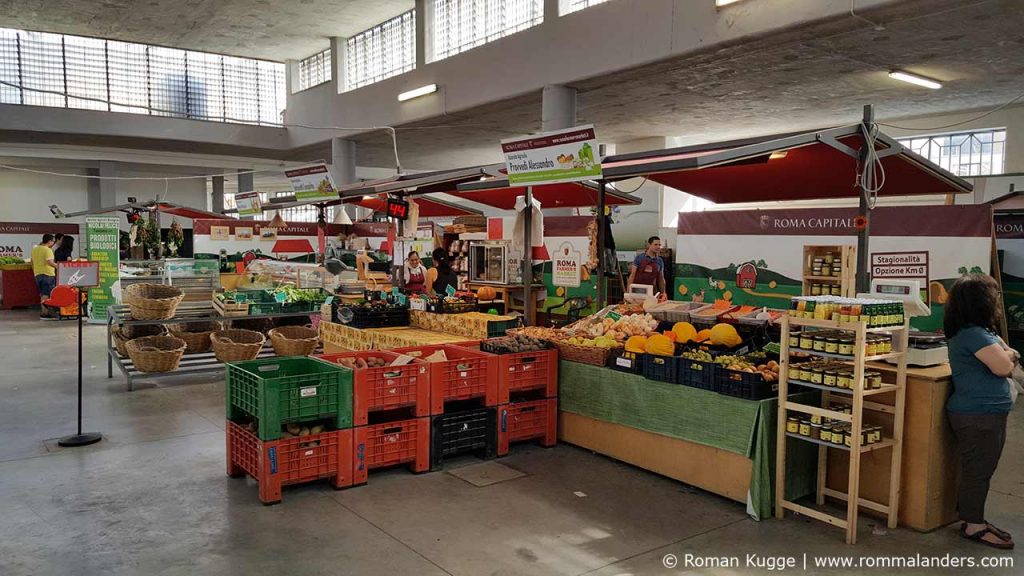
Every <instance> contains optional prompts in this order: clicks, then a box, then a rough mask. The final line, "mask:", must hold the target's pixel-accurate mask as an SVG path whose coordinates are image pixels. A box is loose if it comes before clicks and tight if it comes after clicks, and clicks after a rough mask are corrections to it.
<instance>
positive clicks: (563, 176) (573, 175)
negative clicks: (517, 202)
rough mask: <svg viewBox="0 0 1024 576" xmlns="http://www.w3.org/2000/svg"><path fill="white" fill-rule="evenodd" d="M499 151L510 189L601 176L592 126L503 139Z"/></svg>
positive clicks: (595, 137) (592, 178)
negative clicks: (503, 161) (506, 169)
mask: <svg viewBox="0 0 1024 576" xmlns="http://www.w3.org/2000/svg"><path fill="white" fill-rule="evenodd" d="M501 151H502V153H504V154H505V165H506V167H507V168H508V183H509V184H511V185H514V186H524V185H539V184H555V183H559V182H577V181H580V180H594V179H598V178H600V177H601V161H600V159H599V158H597V156H596V154H597V136H596V135H595V133H594V126H593V125H592V124H587V125H584V126H577V127H575V128H569V129H567V130H558V131H555V132H545V133H544V134H535V135H532V136H524V137H520V138H507V139H505V140H502V141H501Z"/></svg>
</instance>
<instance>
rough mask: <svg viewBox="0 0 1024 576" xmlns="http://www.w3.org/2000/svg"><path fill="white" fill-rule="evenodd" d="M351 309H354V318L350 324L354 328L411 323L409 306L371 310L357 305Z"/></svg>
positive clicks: (389, 326) (383, 326) (385, 326)
mask: <svg viewBox="0 0 1024 576" xmlns="http://www.w3.org/2000/svg"><path fill="white" fill-rule="evenodd" d="M350 310H352V320H350V321H349V323H348V326H350V327H352V328H392V327H396V326H408V325H409V309H408V308H391V309H385V310H370V309H366V308H362V307H358V306H357V307H353V308H350Z"/></svg>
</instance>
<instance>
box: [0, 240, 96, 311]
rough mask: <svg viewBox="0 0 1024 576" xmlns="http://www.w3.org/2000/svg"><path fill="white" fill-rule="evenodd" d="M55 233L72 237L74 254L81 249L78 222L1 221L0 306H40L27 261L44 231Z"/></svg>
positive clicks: (5, 307) (30, 267)
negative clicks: (78, 241)
mask: <svg viewBox="0 0 1024 576" xmlns="http://www.w3.org/2000/svg"><path fill="white" fill-rule="evenodd" d="M58 232H59V233H61V234H65V235H69V236H71V237H72V238H74V239H75V240H76V243H75V254H77V253H79V252H81V249H80V248H81V244H79V243H77V240H79V229H78V224H63V223H62V224H54V223H52V222H51V223H43V222H0V308H2V309H4V310H10V309H12V308H24V307H35V306H39V290H38V289H37V288H36V283H35V277H34V276H33V274H32V264H31V263H30V261H29V260H30V256H31V254H32V248H33V247H35V246H36V245H37V244H39V241H40V240H41V239H42V237H43V234H56V233H58ZM56 249H57V246H54V250H56Z"/></svg>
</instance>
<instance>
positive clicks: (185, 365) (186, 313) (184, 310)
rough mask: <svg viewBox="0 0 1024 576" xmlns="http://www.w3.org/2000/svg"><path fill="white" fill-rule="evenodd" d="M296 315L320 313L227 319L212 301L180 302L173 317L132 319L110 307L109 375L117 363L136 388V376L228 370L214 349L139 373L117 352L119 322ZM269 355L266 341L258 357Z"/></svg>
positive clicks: (137, 323) (286, 314) (130, 386)
mask: <svg viewBox="0 0 1024 576" xmlns="http://www.w3.org/2000/svg"><path fill="white" fill-rule="evenodd" d="M296 316H312V317H315V318H313V319H314V320H319V316H320V312H283V313H276V314H259V315H252V316H238V317H232V318H226V317H224V316H221V315H220V314H218V313H217V312H216V310H214V308H213V304H212V303H211V302H210V301H206V302H182V303H181V304H179V305H178V309H177V312H176V313H175V315H174V318H171V319H169V320H132V318H131V311H130V309H129V307H128V306H124V305H118V306H110V307H109V308H107V378H113V377H114V364H117V368H118V370H120V371H121V373H122V374H124V377H125V379H127V381H128V390H133V389H134V380H135V379H136V378H144V379H147V380H150V379H157V378H167V377H172V376H181V375H183V374H189V375H191V374H201V373H211V372H221V371H223V370H224V364H223V363H222V362H221V361H220V360H217V358H216V356H214V353H213V352H201V353H196V354H185V355H184V356H183V357H182V358H181V363H180V365H179V367H178V369H177V370H173V371H171V372H161V373H155V374H154V373H144V372H139V371H138V370H137V369H136V368H135V365H134V364H133V363H132V360H131V358H128V357H126V356H121V355H120V354H118V352H117V347H115V346H114V338H113V334H112V332H111V331H112V330H113V329H114V326H115V325H118V326H122V325H123V326H141V325H143V324H147V325H152V324H163V325H166V324H184V323H187V322H202V321H212V322H226V321H229V320H250V319H273V318H288V317H296ZM267 356H274V349H273V347H271V346H270V342H269V340H268V342H267V343H266V345H265V346H264V348H263V349H262V350H261V351H260V353H259V356H257V358H266V357H267Z"/></svg>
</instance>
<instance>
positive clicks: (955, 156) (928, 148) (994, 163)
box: [896, 128, 1006, 176]
mask: <svg viewBox="0 0 1024 576" xmlns="http://www.w3.org/2000/svg"><path fill="white" fill-rule="evenodd" d="M896 140H897V141H898V142H899V143H900V144H903V145H904V146H906V147H907V148H909V149H910V150H911V151H912V152H915V153H917V154H919V155H921V156H924V157H925V158H927V159H929V160H931V161H932V162H934V163H936V164H938V165H939V166H941V167H942V168H945V169H946V170H949V171H950V172H952V173H953V174H956V175H957V176H988V175H992V174H1002V173H1003V172H1004V170H1005V164H1006V129H1005V128H990V129H986V130H973V131H971V132H958V133H956V134H937V135H932V136H912V137H909V138H897V139H896Z"/></svg>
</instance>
